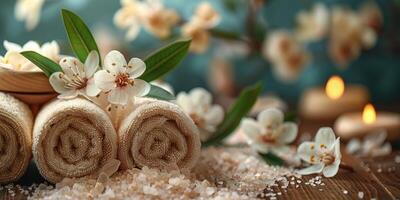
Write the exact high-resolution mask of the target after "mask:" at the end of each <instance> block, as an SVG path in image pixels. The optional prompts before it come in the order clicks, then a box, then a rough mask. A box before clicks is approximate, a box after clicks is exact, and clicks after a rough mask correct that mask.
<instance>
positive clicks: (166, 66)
mask: <svg viewBox="0 0 400 200" xmlns="http://www.w3.org/2000/svg"><path fill="white" fill-rule="evenodd" d="M190 42H191V40H178V41H176V42H173V43H171V44H169V45H167V46H165V47H163V48H161V49H159V50H157V51H156V52H154V53H153V54H151V55H150V56H149V57H147V58H146V59H145V61H144V62H145V63H146V71H145V72H144V74H143V75H142V76H141V77H140V78H141V79H143V80H145V81H147V82H151V81H153V80H156V79H158V78H159V77H161V76H163V75H165V74H167V73H168V72H169V71H171V70H172V69H174V68H175V67H176V66H177V65H178V64H179V63H180V62H181V61H182V60H183V58H184V57H185V56H186V54H187V52H188V50H189V46H190Z"/></svg>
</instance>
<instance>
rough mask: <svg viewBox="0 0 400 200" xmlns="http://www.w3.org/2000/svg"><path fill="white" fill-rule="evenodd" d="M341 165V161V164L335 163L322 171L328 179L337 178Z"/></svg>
mask: <svg viewBox="0 0 400 200" xmlns="http://www.w3.org/2000/svg"><path fill="white" fill-rule="evenodd" d="M339 164H340V161H339V162H337V161H335V162H334V163H333V164H331V165H328V166H325V168H324V169H323V170H322V173H323V174H324V176H325V177H327V178H329V177H333V176H335V175H336V174H337V172H338V171H339Z"/></svg>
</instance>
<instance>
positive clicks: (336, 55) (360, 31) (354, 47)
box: [329, 8, 377, 67]
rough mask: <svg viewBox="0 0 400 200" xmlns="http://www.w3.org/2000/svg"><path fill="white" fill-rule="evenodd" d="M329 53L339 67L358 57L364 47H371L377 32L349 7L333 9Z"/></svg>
mask: <svg viewBox="0 0 400 200" xmlns="http://www.w3.org/2000/svg"><path fill="white" fill-rule="evenodd" d="M330 35H331V38H330V46H329V53H330V55H331V57H332V58H333V60H334V61H335V62H336V63H337V64H338V65H339V67H346V66H347V64H348V63H349V62H350V61H352V60H354V59H356V58H357V57H358V56H359V55H360V53H361V50H362V49H369V48H371V47H373V46H374V45H375V43H376V39H377V34H376V32H375V31H374V29H373V28H371V27H369V26H368V25H367V24H365V23H364V22H363V21H362V18H361V17H360V15H358V14H357V13H355V12H352V11H351V10H348V9H343V8H334V9H333V10H332V26H331V34H330Z"/></svg>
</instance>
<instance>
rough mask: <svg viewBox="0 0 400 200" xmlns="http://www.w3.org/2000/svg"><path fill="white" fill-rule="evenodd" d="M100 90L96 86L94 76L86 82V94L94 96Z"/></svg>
mask: <svg viewBox="0 0 400 200" xmlns="http://www.w3.org/2000/svg"><path fill="white" fill-rule="evenodd" d="M100 92H101V90H100V89H99V88H98V87H97V86H96V84H95V82H94V78H91V79H89V80H88V81H87V82H86V91H85V93H86V95H87V96H89V97H95V96H97V95H98V94H99V93H100Z"/></svg>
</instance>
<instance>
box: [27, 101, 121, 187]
mask: <svg viewBox="0 0 400 200" xmlns="http://www.w3.org/2000/svg"><path fill="white" fill-rule="evenodd" d="M117 142H118V141H117V135H116V132H115V129H114V128H113V126H112V123H111V121H110V118H109V117H108V116H107V114H106V113H105V112H104V111H103V110H102V109H101V108H99V107H98V106H97V105H95V104H93V103H92V102H90V101H88V100H86V99H80V98H76V99H72V100H55V101H53V102H50V103H49V104H47V105H45V106H44V107H43V108H42V109H41V110H40V111H39V113H38V115H37V118H36V120H35V125H34V129H33V157H34V160H35V162H36V165H37V166H38V168H39V171H40V173H41V174H42V176H43V177H44V178H46V179H47V180H48V181H50V182H53V183H55V182H59V181H61V180H62V179H63V178H64V177H68V178H72V177H82V176H88V175H93V176H97V174H98V173H99V170H101V168H102V167H103V166H104V165H105V164H107V162H109V161H110V160H114V159H115V158H116V157H117Z"/></svg>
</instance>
